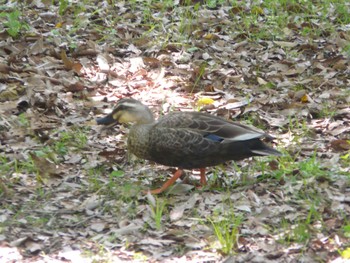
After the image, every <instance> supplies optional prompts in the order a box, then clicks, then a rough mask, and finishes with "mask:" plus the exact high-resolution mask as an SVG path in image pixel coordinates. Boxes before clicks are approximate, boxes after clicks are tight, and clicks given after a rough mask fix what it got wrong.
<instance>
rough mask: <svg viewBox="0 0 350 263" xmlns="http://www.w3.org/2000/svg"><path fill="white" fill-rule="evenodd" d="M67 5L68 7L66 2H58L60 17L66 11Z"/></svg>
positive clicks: (66, 0)
mask: <svg viewBox="0 0 350 263" xmlns="http://www.w3.org/2000/svg"><path fill="white" fill-rule="evenodd" d="M68 5H69V1H68V0H60V2H59V8H58V13H59V15H60V16H62V15H64V13H65V12H66V11H67V8H68Z"/></svg>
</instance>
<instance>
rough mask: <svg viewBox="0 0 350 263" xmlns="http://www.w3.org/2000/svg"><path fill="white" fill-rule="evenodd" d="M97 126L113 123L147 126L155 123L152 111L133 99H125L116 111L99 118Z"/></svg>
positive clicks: (120, 102) (120, 101) (117, 106)
mask: <svg viewBox="0 0 350 263" xmlns="http://www.w3.org/2000/svg"><path fill="white" fill-rule="evenodd" d="M96 122H97V124H99V125H100V124H103V125H109V124H112V123H130V122H133V123H136V124H146V123H152V122H154V117H153V114H152V112H151V111H150V109H149V108H148V107H147V106H146V105H144V104H142V103H141V102H139V101H138V100H135V99H132V98H125V99H121V100H119V101H118V103H117V105H116V107H115V108H114V110H113V111H112V112H111V113H110V114H108V115H107V116H106V117H104V118H98V119H97V120H96Z"/></svg>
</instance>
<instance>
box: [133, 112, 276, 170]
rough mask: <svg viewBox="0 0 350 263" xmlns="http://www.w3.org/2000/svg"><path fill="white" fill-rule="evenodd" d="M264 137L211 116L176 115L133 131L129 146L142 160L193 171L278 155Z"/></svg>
mask: <svg viewBox="0 0 350 263" xmlns="http://www.w3.org/2000/svg"><path fill="white" fill-rule="evenodd" d="M264 136H266V135H265V134H264V133H261V132H258V131H256V130H254V129H252V128H250V127H248V126H244V125H240V124H237V123H233V122H229V121H226V120H224V119H221V118H218V117H215V116H212V115H209V114H204V113H198V112H188V113H187V112H173V113H170V114H168V115H166V116H164V117H163V118H160V119H159V121H158V122H157V123H155V124H150V125H135V126H134V127H132V129H131V131H130V134H129V143H128V144H129V149H130V150H131V151H132V152H133V153H134V154H135V155H137V156H138V157H140V158H144V159H148V160H152V161H155V162H157V163H160V164H163V165H168V166H177V167H180V168H185V169H193V168H201V167H206V166H214V165H217V164H220V163H223V162H225V161H228V160H240V159H243V158H246V157H250V156H256V155H268V154H276V153H277V151H275V150H273V149H271V148H270V147H268V146H266V145H265V144H264V143H262V142H261V141H260V138H261V137H264ZM254 150H258V152H254ZM264 151H265V152H266V153H264ZM268 151H270V152H269V153H268Z"/></svg>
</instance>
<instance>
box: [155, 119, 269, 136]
mask: <svg viewBox="0 0 350 263" xmlns="http://www.w3.org/2000/svg"><path fill="white" fill-rule="evenodd" d="M156 125H157V126H158V127H169V128H183V129H190V130H192V131H196V132H199V133H201V134H202V135H203V136H204V137H208V138H210V139H213V140H220V141H221V142H223V143H226V142H233V141H246V140H251V139H257V138H262V137H267V138H272V137H271V136H269V135H268V134H266V133H264V132H263V131H260V130H258V129H256V128H254V127H250V126H247V125H243V124H240V123H236V122H231V121H227V120H225V119H222V118H220V117H217V116H213V115H210V114H205V113H201V112H173V113H170V114H168V115H166V116H164V117H162V118H161V119H159V121H158V122H157V124H156Z"/></svg>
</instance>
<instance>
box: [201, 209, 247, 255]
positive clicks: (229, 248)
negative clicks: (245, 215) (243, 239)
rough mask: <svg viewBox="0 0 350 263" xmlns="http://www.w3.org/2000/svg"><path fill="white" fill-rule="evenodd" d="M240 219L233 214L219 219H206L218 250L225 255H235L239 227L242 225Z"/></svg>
mask: <svg viewBox="0 0 350 263" xmlns="http://www.w3.org/2000/svg"><path fill="white" fill-rule="evenodd" d="M242 220H243V219H242V217H241V216H236V215H235V214H234V213H233V212H230V213H226V214H224V215H222V216H220V218H218V217H217V216H213V217H208V218H207V221H208V222H209V223H210V225H211V227H212V229H213V232H214V235H215V237H216V240H217V241H218V242H219V244H220V247H219V250H220V251H221V252H222V253H223V254H225V255H231V254H234V253H235V251H234V250H235V248H236V247H237V241H238V237H239V226H240V224H241V223H242Z"/></svg>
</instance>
